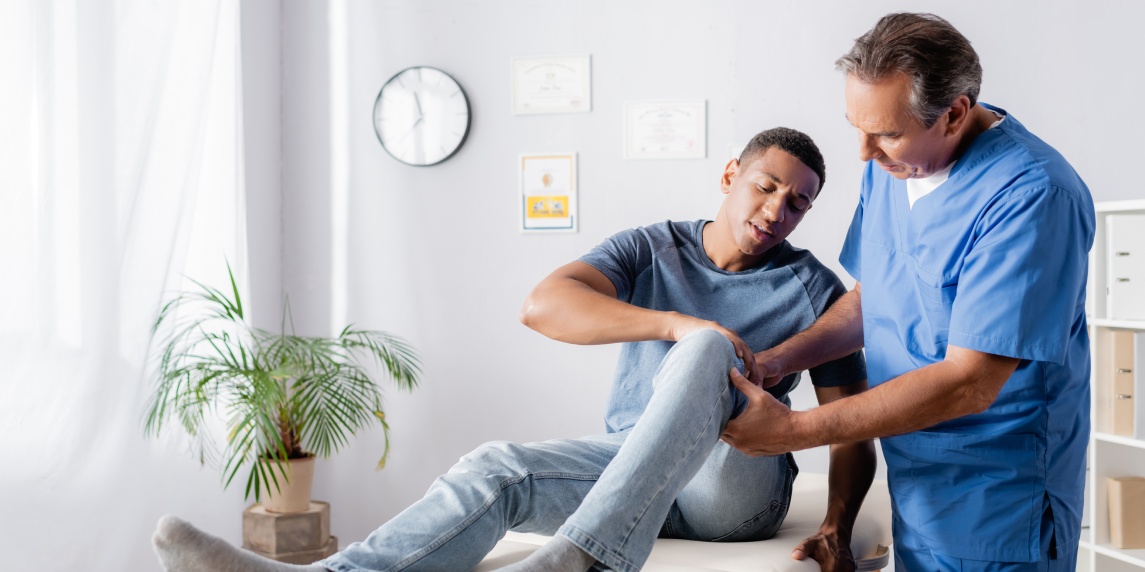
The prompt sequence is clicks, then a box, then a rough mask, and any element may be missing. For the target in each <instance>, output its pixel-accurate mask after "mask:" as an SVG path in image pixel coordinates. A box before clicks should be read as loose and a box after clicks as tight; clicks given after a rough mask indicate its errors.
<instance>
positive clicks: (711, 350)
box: [673, 328, 735, 362]
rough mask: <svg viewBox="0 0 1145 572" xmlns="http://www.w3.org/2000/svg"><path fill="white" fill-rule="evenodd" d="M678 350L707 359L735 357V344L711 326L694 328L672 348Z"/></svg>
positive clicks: (730, 358) (730, 359) (729, 359)
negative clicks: (694, 329)
mask: <svg viewBox="0 0 1145 572" xmlns="http://www.w3.org/2000/svg"><path fill="white" fill-rule="evenodd" d="M673 349H675V350H676V351H678V352H687V353H693V354H696V355H698V356H702V357H704V358H707V359H718V358H721V357H722V358H726V359H727V360H728V361H729V362H730V361H732V360H733V359H734V358H735V346H733V345H732V342H731V340H729V339H727V338H726V337H725V336H724V335H723V334H721V333H720V332H718V331H716V330H713V329H711V328H705V329H702V330H696V331H694V332H692V333H690V334H688V335H686V336H684V337H683V338H681V339H680V341H679V342H677V344H676V347H675V348H673Z"/></svg>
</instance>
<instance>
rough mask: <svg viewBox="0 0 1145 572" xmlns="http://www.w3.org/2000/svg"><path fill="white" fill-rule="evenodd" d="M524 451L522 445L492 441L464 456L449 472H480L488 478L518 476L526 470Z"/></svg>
mask: <svg viewBox="0 0 1145 572" xmlns="http://www.w3.org/2000/svg"><path fill="white" fill-rule="evenodd" d="M523 449H524V446H523V445H521V444H520V443H513V442H511V441H490V442H488V443H484V444H482V445H479V446H478V447H477V448H476V449H474V450H472V451H470V452H469V453H466V454H465V455H464V456H462V457H461V459H460V460H458V461H457V464H456V465H454V466H453V468H451V469H450V470H449V472H451V473H455V472H473V471H478V472H480V473H481V474H482V475H486V476H493V475H501V476H507V475H512V474H518V473H520V472H521V471H523V470H525V467H524V464H525V463H524V461H523V459H522V450H523Z"/></svg>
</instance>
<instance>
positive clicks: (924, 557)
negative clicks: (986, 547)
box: [893, 510, 1077, 572]
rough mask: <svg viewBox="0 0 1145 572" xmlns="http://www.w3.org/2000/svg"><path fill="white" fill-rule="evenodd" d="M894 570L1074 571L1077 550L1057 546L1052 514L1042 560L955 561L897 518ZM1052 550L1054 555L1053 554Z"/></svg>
mask: <svg viewBox="0 0 1145 572" xmlns="http://www.w3.org/2000/svg"><path fill="white" fill-rule="evenodd" d="M893 527H894V542H895V544H894V553H895V570H905V571H907V572H932V571H933V572H972V571H973V572H1065V571H1070V572H1072V571H1073V570H1074V569H1076V568H1077V547H1076V546H1073V547H1070V546H1060V545H1056V542H1055V539H1054V524H1053V513H1051V512H1050V511H1049V510H1047V511H1046V512H1045V514H1043V515H1042V530H1041V536H1042V540H1041V545H1042V559H1041V561H1039V562H988V561H985V560H970V559H966V558H954V557H952V556H946V555H944V554H939V553H937V552H933V551H931V550H930V549H929V548H927V547H926V540H924V539H923V538H922V537H920V536H919V535H917V534H915V533H914V531H912V530H910V529H909V528H907V526H906V525H905V524H903V522H902V521H901V520H899V519H898V517H897V516H896V517H895V519H894V524H893ZM1051 551H1052V552H1053V554H1052V555H1051Z"/></svg>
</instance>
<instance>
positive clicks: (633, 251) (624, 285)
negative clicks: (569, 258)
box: [580, 228, 652, 302]
mask: <svg viewBox="0 0 1145 572" xmlns="http://www.w3.org/2000/svg"><path fill="white" fill-rule="evenodd" d="M580 261H581V262H584V263H586V264H588V265H590V266H592V267H593V268H596V269H597V270H599V271H600V272H601V273H602V274H604V275H605V276H607V277H608V279H609V280H611V281H612V285H613V286H615V287H616V298H617V299H618V300H623V301H625V302H631V301H632V290H633V288H634V287H635V284H636V278H637V277H638V276H640V273H641V272H644V270H646V269H647V268H648V267H649V266H651V265H652V244H651V242H650V239H649V236H648V234H647V233H645V232H644V229H643V228H633V229H629V230H624V231H621V232H618V233H616V234H614V235H612V236H610V237H608V238H606V239H605V240H604V242H602V243H600V244H598V245H597V246H596V247H594V248H593V249H592V250H590V251H589V252H588V254H585V255H584V256H582V257H580Z"/></svg>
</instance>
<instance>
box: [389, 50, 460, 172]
mask: <svg viewBox="0 0 1145 572" xmlns="http://www.w3.org/2000/svg"><path fill="white" fill-rule="evenodd" d="M374 132H375V133H377V135H378V141H380V142H381V143H382V147H383V148H384V149H385V150H386V152H388V153H389V154H390V155H391V156H393V158H395V159H397V160H398V161H401V162H402V163H406V164H407V165H417V166H420V167H424V166H429V165H436V164H438V163H440V162H442V161H444V160H446V159H448V158H450V157H452V156H453V154H454V153H457V150H458V149H460V148H461V144H462V143H465V137H466V136H467V135H469V98H467V97H466V96H465V90H463V89H461V86H460V85H458V83H457V81H456V80H454V79H453V78H452V77H450V75H449V74H447V73H445V72H443V71H441V70H439V69H437V68H431V67H426V66H414V67H411V68H406V69H404V70H402V71H400V72H398V73H397V74H395V75H394V77H391V78H390V79H389V81H387V82H386V84H385V85H383V86H382V89H381V91H379V92H378V98H377V99H376V100H374Z"/></svg>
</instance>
